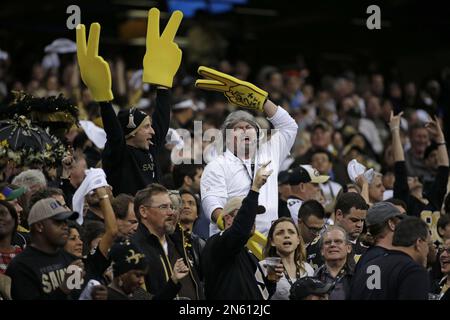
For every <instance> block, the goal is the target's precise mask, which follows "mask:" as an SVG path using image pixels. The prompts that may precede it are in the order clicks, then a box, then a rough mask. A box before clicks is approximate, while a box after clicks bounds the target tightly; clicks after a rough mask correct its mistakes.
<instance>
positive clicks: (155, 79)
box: [142, 8, 183, 88]
mask: <svg viewBox="0 0 450 320" xmlns="http://www.w3.org/2000/svg"><path fill="white" fill-rule="evenodd" d="M181 19H183V13H182V12H181V11H178V10H177V11H174V12H173V13H172V16H171V17H170V19H169V22H168V23H167V26H166V28H165V29H164V31H163V33H162V35H161V36H160V34H159V10H158V9H156V8H152V9H150V11H149V12H148V24H147V40H146V52H145V56H144V72H143V75H142V79H143V81H144V82H146V83H151V84H155V85H160V86H164V87H167V88H172V83H173V78H174V77H175V74H176V73H177V71H178V68H179V67H180V64H181V56H182V52H181V50H180V48H178V45H177V44H176V43H175V42H174V41H173V40H174V38H175V35H176V33H177V30H178V27H179V26H180V23H181Z"/></svg>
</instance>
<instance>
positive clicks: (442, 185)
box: [426, 117, 449, 210]
mask: <svg viewBox="0 0 450 320" xmlns="http://www.w3.org/2000/svg"><path fill="white" fill-rule="evenodd" d="M426 128H427V130H428V132H429V133H430V136H431V138H432V140H433V141H434V142H435V143H436V144H437V145H438V147H437V148H438V149H437V164H438V172H437V175H436V179H435V180H434V183H433V185H432V187H431V190H426V194H427V198H428V200H429V201H430V202H431V204H432V205H433V206H434V209H435V210H439V209H440V208H441V206H442V202H443V201H444V197H445V194H446V192H447V182H448V174H449V159H448V152H447V145H446V142H445V136H444V133H443V131H442V129H441V126H440V124H439V120H438V119H437V118H436V117H435V120H434V121H433V120H431V119H430V121H429V122H428V123H427V124H426Z"/></svg>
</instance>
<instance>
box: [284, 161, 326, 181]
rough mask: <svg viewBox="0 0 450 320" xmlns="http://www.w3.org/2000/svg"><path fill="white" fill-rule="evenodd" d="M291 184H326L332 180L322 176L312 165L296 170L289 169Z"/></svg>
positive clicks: (302, 166) (299, 167)
mask: <svg viewBox="0 0 450 320" xmlns="http://www.w3.org/2000/svg"><path fill="white" fill-rule="evenodd" d="M288 172H289V184H290V185H297V184H299V183H308V182H311V183H325V182H327V181H328V179H330V177H329V176H325V175H320V173H319V171H317V169H314V168H313V167H312V166H310V165H301V166H298V167H297V168H294V169H289V171H288Z"/></svg>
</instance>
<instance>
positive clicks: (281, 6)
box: [0, 0, 450, 80]
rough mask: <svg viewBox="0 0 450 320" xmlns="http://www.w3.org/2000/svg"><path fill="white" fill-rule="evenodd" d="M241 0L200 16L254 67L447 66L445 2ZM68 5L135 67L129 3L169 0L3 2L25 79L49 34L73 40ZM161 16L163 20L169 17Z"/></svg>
mask: <svg viewBox="0 0 450 320" xmlns="http://www.w3.org/2000/svg"><path fill="white" fill-rule="evenodd" d="M180 2H182V1H178V3H180ZM188 2H190V3H193V2H200V4H202V3H205V4H206V8H208V7H211V6H212V5H213V4H211V1H196V0H191V1H188ZM212 2H219V3H220V2H222V3H225V4H226V3H227V1H225V0H222V1H212ZM240 2H246V3H244V4H237V5H231V6H230V10H229V11H228V12H223V13H216V14H210V13H206V17H204V18H203V19H206V20H207V23H208V25H210V26H211V28H214V29H216V30H217V31H219V32H220V33H221V34H222V35H223V36H225V37H226V38H227V39H228V41H229V44H230V45H229V47H228V49H227V56H228V58H229V59H230V60H231V61H233V60H235V59H237V58H240V59H244V60H247V61H248V62H249V63H250V64H251V65H252V67H254V68H258V67H259V66H261V65H262V64H273V65H277V66H282V67H283V66H284V67H289V66H290V65H291V64H293V63H295V62H296V61H297V59H296V57H297V55H298V54H302V55H303V56H304V58H305V62H306V64H307V65H308V67H309V68H310V69H312V70H314V71H315V73H314V74H317V75H320V74H324V73H331V74H337V73H340V72H343V71H345V70H348V69H352V70H353V71H355V72H357V73H358V72H371V71H381V72H383V73H385V74H386V76H387V78H388V79H389V77H392V78H396V79H399V80H401V79H402V78H408V79H417V80H418V79H422V80H423V79H424V78H426V77H429V76H436V75H437V73H438V72H439V70H441V69H442V68H443V67H445V66H450V10H449V9H447V6H446V1H439V2H438V1H423V0H421V1H419V0H417V1H414V0H413V1H406V0H391V1H361V0H359V1H336V0H316V1H292V0H290V1H288V0H248V1H245V0H241V1H240ZM71 4H77V5H78V6H80V8H81V22H82V23H84V24H86V25H89V24H90V23H91V22H94V21H98V22H100V23H101V25H102V34H101V48H100V54H101V55H103V56H105V57H108V56H113V55H114V54H121V55H123V56H124V57H125V59H126V61H127V64H128V65H130V66H132V67H136V68H138V67H139V65H140V64H141V63H142V57H143V54H144V50H145V48H144V46H142V45H135V44H132V42H131V40H130V39H131V37H132V36H134V35H140V36H143V35H145V25H146V18H132V17H130V15H129V10H141V14H142V13H145V10H148V9H149V8H151V7H155V6H156V7H158V8H160V9H161V10H162V11H167V10H169V6H168V1H146V0H131V1H126V0H95V1H92V0H90V1H87V0H86V1H75V0H68V1H67V0H61V1H32V2H31V1H30V2H28V1H21V0H16V1H10V0H8V1H2V2H1V5H0V7H1V9H0V49H2V50H6V51H8V52H9V53H10V55H11V57H12V60H13V66H14V72H15V73H16V74H17V75H18V76H19V77H22V78H25V79H24V80H26V77H27V76H29V70H30V66H31V64H32V63H33V62H35V61H40V60H41V59H42V56H43V55H44V52H43V49H44V47H45V46H46V45H47V44H49V43H51V42H52V41H53V40H54V39H56V38H58V37H67V38H70V39H72V40H75V31H74V30H71V31H70V30H68V29H67V28H66V20H67V18H68V17H69V14H67V13H66V8H67V7H68V6H69V5H71ZM371 4H377V5H379V6H380V8H381V19H382V29H381V30H368V29H367V28H366V19H367V18H368V16H369V14H367V13H366V9H367V7H368V6H369V5H371ZM161 20H162V21H163V22H162V23H164V24H165V23H166V21H167V16H162V19H161ZM197 21H198V17H196V16H194V17H192V18H187V17H185V18H184V20H183V22H182V24H181V27H180V30H179V32H178V35H179V38H180V39H183V36H184V35H185V34H186V31H187V30H188V29H189V27H190V26H192V25H193V24H194V23H196V22H197ZM127 25H128V29H127ZM130 28H131V29H130ZM124 30H125V31H124ZM126 30H128V31H126ZM130 30H132V32H130ZM133 33H134V35H133ZM180 46H181V47H183V44H180ZM18 62H20V63H18Z"/></svg>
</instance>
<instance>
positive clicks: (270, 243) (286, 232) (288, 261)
mask: <svg viewBox="0 0 450 320" xmlns="http://www.w3.org/2000/svg"><path fill="white" fill-rule="evenodd" d="M264 257H266V258H267V257H281V262H282V264H283V266H284V273H283V276H282V277H281V279H280V281H278V283H277V288H276V291H275V293H274V294H273V296H272V297H271V299H272V300H289V290H290V288H291V286H292V284H293V283H294V282H295V281H296V280H297V279H300V278H303V277H306V276H310V277H311V276H313V274H314V269H313V268H312V267H311V266H310V265H309V264H308V263H307V262H306V253H305V245H304V243H303V240H302V238H301V236H300V232H299V231H298V228H297V226H296V225H295V223H294V221H293V220H292V219H291V218H288V217H282V218H279V219H278V220H275V221H274V222H273V224H272V226H271V227H270V230H269V234H268V236H267V243H266V246H265V248H264ZM261 264H262V265H263V266H264V265H265V261H264V260H263V261H261Z"/></svg>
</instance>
